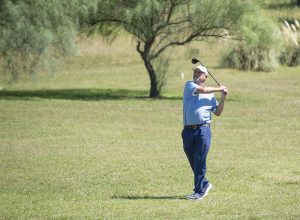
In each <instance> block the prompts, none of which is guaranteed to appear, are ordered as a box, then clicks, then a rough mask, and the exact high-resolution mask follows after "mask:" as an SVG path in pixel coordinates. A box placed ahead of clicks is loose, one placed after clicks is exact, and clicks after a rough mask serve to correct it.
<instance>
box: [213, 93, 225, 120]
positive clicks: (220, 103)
mask: <svg viewBox="0 0 300 220" xmlns="http://www.w3.org/2000/svg"><path fill="white" fill-rule="evenodd" d="M227 93H228V91H227V89H226V91H223V92H222V94H221V100H220V102H219V105H218V107H217V109H216V111H215V112H214V114H215V115H216V116H220V115H221V113H222V111H223V109H224V103H225V99H226V97H227Z"/></svg>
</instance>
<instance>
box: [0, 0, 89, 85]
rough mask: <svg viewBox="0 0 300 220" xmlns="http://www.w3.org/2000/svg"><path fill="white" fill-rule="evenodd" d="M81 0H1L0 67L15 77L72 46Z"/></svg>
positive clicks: (81, 11) (82, 10) (82, 8)
mask: <svg viewBox="0 0 300 220" xmlns="http://www.w3.org/2000/svg"><path fill="white" fill-rule="evenodd" d="M85 5H87V4H86V3H85V1H84V0H53V1H44V0H34V1H32V0H1V1H0V66H1V69H2V72H5V73H8V74H10V75H11V76H12V80H16V79H17V78H18V76H19V75H20V74H26V73H28V74H33V73H35V72H36V70H37V69H39V68H46V67H49V65H51V63H52V62H53V60H55V58H58V57H60V56H62V55H65V54H68V53H70V52H72V51H74V49H75V43H74V42H75V41H74V39H75V37H76V35H77V29H78V27H79V26H80V24H81V21H82V18H83V17H84V16H86V14H84V13H87V8H86V7H85Z"/></svg>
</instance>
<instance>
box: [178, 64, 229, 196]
mask: <svg viewBox="0 0 300 220" xmlns="http://www.w3.org/2000/svg"><path fill="white" fill-rule="evenodd" d="M193 71H194V74H193V81H187V82H186V84H185V87H184V94H183V123H184V128H183V131H182V140H183V148H184V152H185V154H186V156H187V158H188V161H189V163H190V165H191V168H192V170H193V172H194V185H195V188H194V193H193V194H191V195H189V196H187V199H190V200H201V199H203V198H204V197H205V196H206V195H207V194H208V192H209V190H210V189H211V188H212V185H211V183H209V181H208V180H207V179H206V177H205V174H206V157H207V154H208V151H209V147H210V143H211V130H210V123H211V121H212V118H211V113H212V112H213V113H214V114H215V115H217V116H220V115H221V113H222V111H223V108H224V101H225V99H226V96H227V93H228V91H227V88H226V87H225V86H223V85H221V86H220V87H207V86H205V84H204V83H205V80H206V79H207V76H208V71H207V69H206V68H205V67H204V66H202V65H200V66H197V67H196V68H194V69H193ZM214 92H221V99H220V102H219V103H218V102H217V100H216V99H215V97H214Z"/></svg>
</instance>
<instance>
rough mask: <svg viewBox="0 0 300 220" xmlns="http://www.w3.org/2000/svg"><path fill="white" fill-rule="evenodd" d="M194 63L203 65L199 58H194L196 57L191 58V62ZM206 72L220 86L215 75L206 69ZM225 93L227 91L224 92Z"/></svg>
mask: <svg viewBox="0 0 300 220" xmlns="http://www.w3.org/2000/svg"><path fill="white" fill-rule="evenodd" d="M196 63H200V64H201V65H202V66H204V64H203V63H202V62H201V61H200V60H199V59H196V58H193V59H192V64H196ZM207 72H208V74H209V75H210V76H211V78H213V80H215V82H216V83H217V84H218V85H219V86H221V84H220V83H219V82H218V81H217V80H216V79H215V77H213V75H212V74H211V73H210V72H209V70H207ZM225 94H227V93H225Z"/></svg>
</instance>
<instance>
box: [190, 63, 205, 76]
mask: <svg viewBox="0 0 300 220" xmlns="http://www.w3.org/2000/svg"><path fill="white" fill-rule="evenodd" d="M197 69H198V70H200V71H201V72H203V73H205V75H208V71H207V69H206V67H204V66H202V65H199V66H196V67H194V68H193V71H195V70H197Z"/></svg>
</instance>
